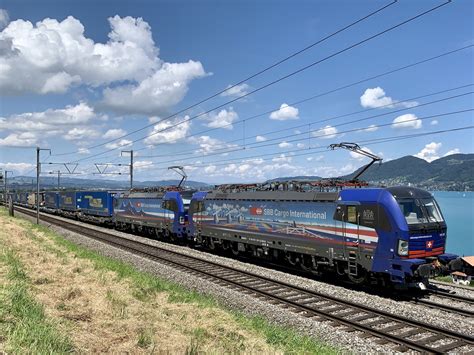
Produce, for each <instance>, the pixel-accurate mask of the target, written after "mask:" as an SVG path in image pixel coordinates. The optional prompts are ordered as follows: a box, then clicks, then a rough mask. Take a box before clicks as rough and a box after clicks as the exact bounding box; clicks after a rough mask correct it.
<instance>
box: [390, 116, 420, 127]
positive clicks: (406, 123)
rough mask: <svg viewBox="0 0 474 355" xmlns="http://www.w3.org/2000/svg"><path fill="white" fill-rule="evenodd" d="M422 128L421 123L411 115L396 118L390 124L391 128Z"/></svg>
mask: <svg viewBox="0 0 474 355" xmlns="http://www.w3.org/2000/svg"><path fill="white" fill-rule="evenodd" d="M421 126H422V121H421V120H420V119H418V117H416V115H414V114H412V113H407V114H405V115H401V116H398V117H397V118H395V119H394V120H393V122H392V128H411V129H419V128H421Z"/></svg>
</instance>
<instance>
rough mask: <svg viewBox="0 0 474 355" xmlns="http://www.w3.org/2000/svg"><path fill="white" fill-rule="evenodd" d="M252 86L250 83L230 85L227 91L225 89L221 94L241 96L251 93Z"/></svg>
mask: <svg viewBox="0 0 474 355" xmlns="http://www.w3.org/2000/svg"><path fill="white" fill-rule="evenodd" d="M250 89H251V87H250V86H249V85H248V84H245V83H244V84H240V85H236V86H234V87H232V85H228V86H227V88H226V91H224V92H223V93H222V94H221V96H224V97H225V96H233V97H239V96H242V95H246V94H248V93H249V90H250Z"/></svg>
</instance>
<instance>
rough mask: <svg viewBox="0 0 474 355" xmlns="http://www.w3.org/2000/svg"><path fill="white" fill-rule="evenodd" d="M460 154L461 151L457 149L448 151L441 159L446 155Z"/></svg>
mask: <svg viewBox="0 0 474 355" xmlns="http://www.w3.org/2000/svg"><path fill="white" fill-rule="evenodd" d="M459 153H461V150H460V149H459V148H454V149H451V150H450V151H448V152H447V153H446V154H445V155H443V157H447V156H448V155H453V154H459Z"/></svg>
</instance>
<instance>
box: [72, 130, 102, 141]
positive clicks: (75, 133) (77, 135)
mask: <svg viewBox="0 0 474 355" xmlns="http://www.w3.org/2000/svg"><path fill="white" fill-rule="evenodd" d="M98 136H99V132H97V131H96V130H94V129H91V128H73V129H71V130H69V131H68V132H67V134H66V135H65V136H64V139H66V140H69V141H75V140H84V139H90V138H96V137H98Z"/></svg>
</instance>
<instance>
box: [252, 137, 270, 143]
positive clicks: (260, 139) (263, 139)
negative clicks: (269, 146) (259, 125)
mask: <svg viewBox="0 0 474 355" xmlns="http://www.w3.org/2000/svg"><path fill="white" fill-rule="evenodd" d="M266 140H267V139H266V138H265V137H264V136H256V137H255V141H256V142H265V141H266Z"/></svg>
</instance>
